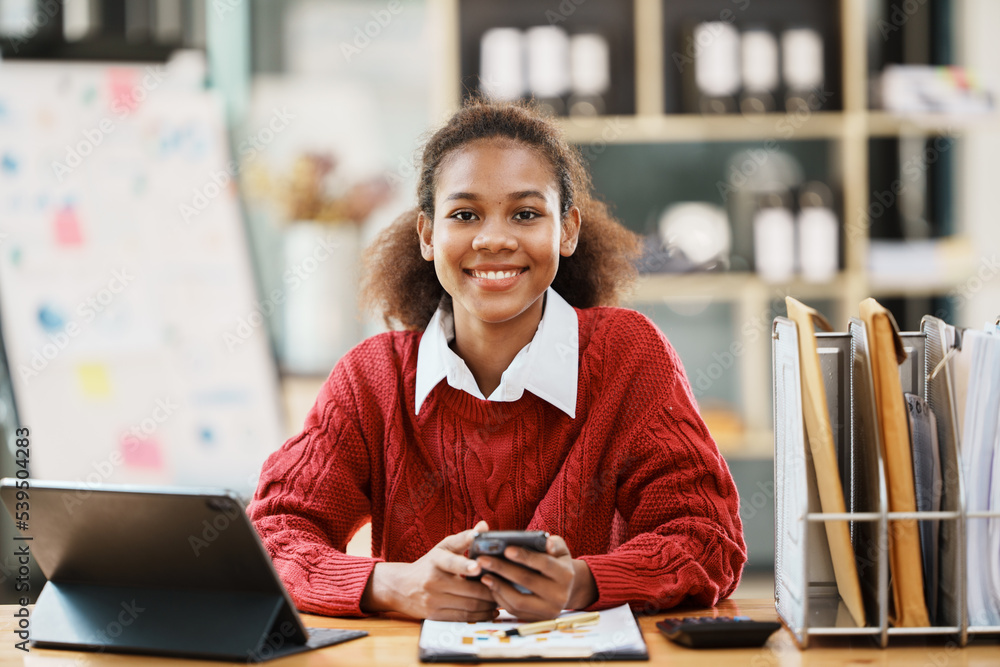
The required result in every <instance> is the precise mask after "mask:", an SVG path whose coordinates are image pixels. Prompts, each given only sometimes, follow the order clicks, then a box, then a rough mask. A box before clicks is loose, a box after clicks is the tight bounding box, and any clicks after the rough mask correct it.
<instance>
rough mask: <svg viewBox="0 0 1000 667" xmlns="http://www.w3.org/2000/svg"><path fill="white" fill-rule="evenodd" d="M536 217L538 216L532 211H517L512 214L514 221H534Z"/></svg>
mask: <svg viewBox="0 0 1000 667" xmlns="http://www.w3.org/2000/svg"><path fill="white" fill-rule="evenodd" d="M537 217H538V214H537V213H535V212H534V211H518V212H517V213H515V214H514V219H515V220H534V219H535V218H537Z"/></svg>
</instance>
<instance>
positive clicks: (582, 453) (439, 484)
mask: <svg viewBox="0 0 1000 667" xmlns="http://www.w3.org/2000/svg"><path fill="white" fill-rule="evenodd" d="M576 312H577V316H578V318H579V323H580V347H579V355H580V365H579V369H580V370H579V388H578V393H577V406H576V414H577V418H576V419H570V418H569V416H568V415H566V414H565V413H563V412H562V411H560V410H559V409H557V408H555V407H553V406H552V405H550V404H548V403H546V402H545V401H543V400H542V399H540V398H538V397H537V396H534V395H533V394H531V393H529V392H525V394H524V396H523V397H522V398H521V399H520V400H518V401H515V402H510V403H501V402H490V401H484V400H480V399H478V398H475V397H473V396H471V395H470V394H467V393H466V392H463V391H459V390H456V389H453V388H452V387H450V386H449V385H448V383H447V382H443V381H442V382H440V383H439V384H438V385H437V386H436V387H435V388H434V390H433V391H431V393H430V395H429V396H428V398H427V402H425V404H424V407H423V408H422V409H421V412H420V415H415V414H414V411H413V405H414V384H415V378H416V366H417V359H416V355H417V346H418V343H419V340H420V336H421V335H422V334H421V333H420V332H402V331H396V332H389V333H384V334H380V335H377V336H373V337H372V338H369V339H367V340H365V341H364V342H362V343H360V344H359V345H358V346H356V347H355V348H354V349H352V350H351V351H350V352H349V353H348V354H347V355H345V356H344V358H343V359H341V360H340V362H339V363H338V364H337V366H336V367H335V368H334V369H333V372H332V373H331V374H330V377H329V379H328V380H327V381H326V383H325V384H324V386H323V389H322V390H321V392H320V394H319V397H318V398H317V400H316V404H315V405H314V406H313V408H312V410H311V411H310V412H309V415H308V417H307V418H306V423H305V427H304V429H303V430H302V433H300V434H299V435H297V436H295V437H294V438H292V439H290V440H289V441H288V442H286V443H285V444H284V446H282V447H281V449H279V450H278V451H277V452H275V453H273V454H272V455H271V456H270V457H269V458H268V459H267V461H266V462H265V464H264V467H263V470H262V472H261V477H260V484H259V486H258V488H257V492H256V494H255V496H254V499H253V502H252V503H251V504H250V507H249V508H248V512H249V515H250V518H251V520H252V521H253V523H254V526H255V527H256V528H257V531H258V532H259V533H260V535H261V538H262V539H263V541H264V545H265V547H266V548H267V550H268V552H269V553H270V555H271V557H272V559H273V561H274V564H275V567H276V569H277V570H278V573H279V575H280V576H281V578H282V580H283V581H284V583H285V586H286V587H287V588H288V590H289V592H290V594H291V596H292V598H293V600H294V601H295V603H296V605H297V606H298V608H299V609H301V610H302V611H305V612H311V613H317V614H325V615H331V616H361V615H364V614H363V612H362V611H361V608H360V601H361V595H362V593H363V592H364V589H365V585H366V583H367V581H368V578H369V576H370V575H371V571H372V568H373V567H374V565H375V563H376V562H378V561H381V560H386V561H402V562H413V561H415V560H417V559H418V558H420V557H421V556H422V555H424V554H425V553H426V552H427V551H428V550H429V549H430V548H431V547H433V546H434V545H435V544H437V543H438V542H439V541H440V540H441V539H443V538H444V537H445V536H447V535H450V534H453V533H457V532H460V531H462V530H466V529H468V528H471V527H472V526H473V525H475V523H476V522H477V521H478V520H480V519H485V520H486V521H487V523H488V524H489V526H490V528H491V529H493V530H547V531H549V532H550V533H552V534H554V535H561V536H563V538H565V540H566V543H567V544H568V545H569V549H570V552H571V553H572V554H573V557H574V558H582V559H583V560H585V561H586V562H587V564H588V566H589V567H590V570H591V572H592V573H593V575H594V579H595V581H596V582H597V589H598V593H599V597H598V600H597V602H596V603H595V604H594V605H593V606H592V607H591V608H592V609H603V608H607V607H611V606H615V605H620V604H622V603H625V602H627V603H630V604H631V605H632V606H633V607H634V608H639V609H642V608H645V609H646V610H648V611H652V610H654V609H663V608H667V607H671V606H674V605H676V604H679V603H681V602H684V601H687V602H689V603H693V604H697V605H702V606H711V605H714V604H716V603H717V602H718V601H719V600H721V599H722V598H724V597H726V596H728V595H729V594H730V593H732V592H733V590H734V589H735V588H736V585H737V583H738V582H739V578H740V573H741V571H742V568H743V564H744V562H745V561H746V546H745V545H744V542H743V531H742V526H741V523H740V518H739V513H738V512H739V500H738V497H737V493H736V487H735V485H734V484H733V480H732V477H731V476H730V474H729V469H728V467H727V466H726V463H725V461H724V460H723V459H722V457H721V456H720V455H719V451H718V449H717V448H716V446H715V443H714V442H713V440H712V438H711V436H710V435H709V433H708V431H707V429H706V428H705V424H704V422H703V421H702V420H701V417H700V416H699V415H698V413H697V410H696V409H695V407H694V406H695V403H694V397H693V396H692V394H691V389H690V385H689V384H688V381H687V378H686V376H685V374H684V370H683V367H682V366H681V362H680V359H679V358H678V357H677V354H676V353H675V352H674V350H673V348H672V347H671V346H670V344H669V343H668V342H667V339H666V338H665V337H664V335H663V334H662V332H660V330H659V329H658V328H657V327H656V326H655V325H654V324H653V323H652V322H651V321H650V320H649V319H648V318H647V317H646V316H644V315H642V314H641V313H638V312H635V311H632V310H627V309H623V308H606V307H597V308H587V309H576ZM369 519H370V520H371V522H372V553H373V554H374V556H375V557H374V558H364V557H357V556H349V555H347V554H345V553H344V549H345V548H346V546H347V543H348V541H350V539H351V537H352V536H353V535H354V534H355V533H356V532H357V530H358V529H359V528H360V527H361V526H362V525H364V523H365V522H367V521H368V520H369Z"/></svg>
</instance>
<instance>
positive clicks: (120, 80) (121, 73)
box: [108, 68, 139, 114]
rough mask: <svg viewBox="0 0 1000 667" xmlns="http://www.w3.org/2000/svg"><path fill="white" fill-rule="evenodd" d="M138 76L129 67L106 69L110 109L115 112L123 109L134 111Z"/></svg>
mask: <svg viewBox="0 0 1000 667" xmlns="http://www.w3.org/2000/svg"><path fill="white" fill-rule="evenodd" d="M137 83H138V77H137V76H136V73H135V72H134V71H132V70H130V69H119V68H112V69H110V70H108V93H109V95H110V97H111V110H112V111H114V112H115V113H116V114H120V113H122V112H123V111H125V110H127V111H130V112H131V111H135V110H136V108H137V107H138V106H139V101H138V100H137V99H136V96H135V92H134V91H135V89H136V84H137Z"/></svg>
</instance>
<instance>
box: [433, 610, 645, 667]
mask: <svg viewBox="0 0 1000 667" xmlns="http://www.w3.org/2000/svg"><path fill="white" fill-rule="evenodd" d="M574 613H576V612H572V611H570V612H564V614H563V615H570V614H574ZM519 625H521V623H519V622H518V621H517V620H516V619H514V618H513V617H512V616H510V615H509V614H502V615H501V616H500V617H499V618H498V619H497V620H496V621H492V622H490V621H487V622H482V623H458V622H448V621H424V624H423V627H422V628H421V631H420V659H421V660H422V661H423V662H480V661H488V660H497V661H505V660H569V659H579V658H600V659H602V660H648V659H649V654H648V653H647V651H646V642H645V640H643V638H642V632H640V630H639V625H638V624H637V623H636V621H635V617H634V616H633V615H632V611H631V610H630V609H629V607H628V605H622V606H620V607H615V608H613V609H606V610H604V611H602V612H601V618H600V621H598V622H597V624H596V625H584V626H579V627H575V628H570V629H566V630H552V631H548V632H539V633H536V634H530V635H527V636H525V637H520V636H517V635H515V636H512V637H507V636H506V634H505V633H506V632H507V630H511V629H513V628H516V627H517V626H519Z"/></svg>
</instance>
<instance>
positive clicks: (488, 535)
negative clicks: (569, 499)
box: [467, 530, 549, 595]
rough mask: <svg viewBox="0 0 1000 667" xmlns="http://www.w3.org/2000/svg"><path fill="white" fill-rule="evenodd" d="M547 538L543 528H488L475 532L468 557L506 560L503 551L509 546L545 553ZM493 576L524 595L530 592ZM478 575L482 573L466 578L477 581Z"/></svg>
mask: <svg viewBox="0 0 1000 667" xmlns="http://www.w3.org/2000/svg"><path fill="white" fill-rule="evenodd" d="M548 539H549V534H548V532H546V531H544V530H488V531H486V532H483V533H476V534H475V536H474V537H473V538H472V546H470V547H469V558H471V559H472V560H476V557H477V556H492V557H493V558H503V559H504V560H507V559H506V558H505V557H504V555H503V552H504V550H506V549H507V547H510V546H513V547H521V548H522V549H530V550H532V551H538V552H541V553H545V545H546V543H547V541H548ZM522 567H523V566H522ZM529 569H530V568H529ZM493 576H494V577H496V578H497V579H500V580H502V581H506V582H507V583H508V584H510V585H511V586H513V587H514V588H515V589H517V591H518V592H520V593H523V594H525V595H531V594H532V593H531V591H529V590H528V589H527V588H525V587H524V586H521V585H520V584H515V583H514V582H512V581H507V580H506V579H504V578H503V577H501V576H500V575H498V574H494V575H493ZM480 577H482V574H477V575H475V576H472V577H467V578H468V579H472V580H473V581H479V579H480Z"/></svg>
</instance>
